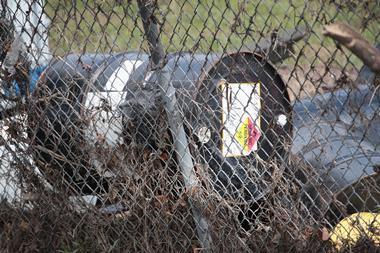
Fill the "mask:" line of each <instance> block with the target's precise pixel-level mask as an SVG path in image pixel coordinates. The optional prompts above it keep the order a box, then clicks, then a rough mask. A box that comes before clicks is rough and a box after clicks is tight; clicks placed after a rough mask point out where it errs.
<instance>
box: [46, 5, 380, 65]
mask: <svg viewBox="0 0 380 253" xmlns="http://www.w3.org/2000/svg"><path fill="white" fill-rule="evenodd" d="M47 2H48V3H47V4H46V10H47V13H48V15H49V17H50V18H51V20H52V25H51V28H50V45H51V47H52V48H53V49H54V53H55V54H56V55H62V54H64V53H67V52H95V51H96V52H120V51H135V50H140V49H143V50H146V44H145V42H144V39H143V31H142V26H141V21H140V19H139V15H138V8H137V4H136V1H134V0H132V1H127V0H125V1H123V0H118V1H117V0H84V1H75V0H74V1H72V0H49V1H47ZM305 2H306V3H305ZM158 3H159V7H160V9H159V10H158V11H157V13H156V14H157V17H158V18H159V20H160V22H162V29H163V33H162V35H161V39H162V41H163V44H164V46H165V47H166V49H167V51H169V52H174V51H199V52H209V51H210V50H211V51H214V52H223V51H226V50H228V51H233V50H237V49H239V48H241V47H242V46H243V45H249V44H251V43H253V42H255V41H256V40H257V39H258V38H259V37H260V36H264V35H267V34H269V33H270V31H272V30H274V29H283V28H292V27H295V26H296V25H304V26H309V27H311V29H312V34H311V36H310V38H309V39H308V40H307V41H306V42H305V43H300V44H299V45H298V49H299V50H301V49H302V50H303V51H304V53H303V54H304V56H301V58H302V57H304V58H305V59H303V60H308V61H309V62H310V61H312V60H311V59H308V58H310V57H314V58H315V56H316V55H318V54H320V55H318V57H319V58H322V59H321V60H322V61H323V60H328V58H329V56H330V55H331V53H332V52H333V51H334V50H335V46H334V43H333V42H332V41H331V40H328V39H326V38H324V37H323V36H322V33H321V32H322V27H323V25H324V24H326V23H329V22H332V21H345V22H348V23H349V24H351V25H353V26H354V27H357V28H360V26H361V21H362V20H363V18H364V17H365V16H368V15H369V14H368V13H369V11H368V8H367V9H365V8H364V7H363V8H361V7H360V5H358V6H356V7H355V8H353V10H348V9H347V8H344V7H343V8H336V7H335V6H334V5H332V4H327V1H323V0H311V1H304V0H261V1H258V0H250V1H244V0H226V1H224V0H172V1H170V0H159V1H158ZM371 11H372V12H373V13H378V12H380V8H379V7H378V6H374V7H373V8H372V10H371ZM379 29H380V26H379V21H378V20H372V21H371V22H370V25H369V26H368V28H366V29H365V30H363V32H364V36H365V37H366V38H367V39H369V40H370V41H371V42H373V41H375V39H376V36H378V35H379V33H380V30H379ZM378 40H379V39H378ZM305 44H307V47H305V48H303V46H304V45H305ZM320 48H325V49H327V52H326V50H323V52H322V51H321V52H319V53H317V52H318V49H320ZM340 57H343V56H340ZM301 60H302V59H301ZM346 60H350V59H346ZM351 61H355V59H354V58H351Z"/></svg>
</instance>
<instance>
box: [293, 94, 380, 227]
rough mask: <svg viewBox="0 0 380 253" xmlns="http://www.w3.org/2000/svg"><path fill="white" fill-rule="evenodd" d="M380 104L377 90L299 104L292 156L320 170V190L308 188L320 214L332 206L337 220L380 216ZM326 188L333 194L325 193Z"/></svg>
mask: <svg viewBox="0 0 380 253" xmlns="http://www.w3.org/2000/svg"><path fill="white" fill-rule="evenodd" d="M379 102H380V100H379V97H378V95H376V94H374V90H373V88H368V87H360V88H359V89H357V90H345V89H343V90H339V91H336V92H332V93H327V94H324V95H320V96H316V97H314V98H313V99H312V100H303V101H301V102H299V103H296V104H295V105H294V112H295V113H294V115H295V119H294V128H295V129H294V141H293V145H292V152H293V153H295V154H298V155H299V156H301V157H302V158H304V159H305V160H306V161H307V162H308V163H309V164H310V165H311V166H312V167H313V168H314V169H316V171H317V174H318V175H319V176H320V181H319V185H320V186H315V185H314V186H311V185H309V186H310V187H309V189H308V191H309V192H308V194H309V197H310V198H314V199H313V200H312V201H311V204H312V205H316V206H317V208H319V209H320V210H321V211H322V210H323V207H322V206H318V205H320V204H321V203H325V204H328V205H329V206H330V207H331V208H332V210H330V212H331V211H332V212H331V213H330V215H332V216H333V217H332V218H331V219H333V220H339V218H341V217H342V216H343V215H344V213H348V214H352V213H356V212H363V211H371V212H378V211H379V208H380V207H379V206H378V205H377V203H379V201H380V177H379V173H378V168H379V165H380V152H379V143H380V141H379V134H380V125H379V124H378V122H379V111H378V109H377V108H379V105H380V103H379ZM323 186H326V187H327V190H328V191H330V193H331V194H330V195H328V196H326V195H324V194H321V193H320V190H321V189H318V187H323ZM318 198H325V199H323V200H321V199H319V200H318Z"/></svg>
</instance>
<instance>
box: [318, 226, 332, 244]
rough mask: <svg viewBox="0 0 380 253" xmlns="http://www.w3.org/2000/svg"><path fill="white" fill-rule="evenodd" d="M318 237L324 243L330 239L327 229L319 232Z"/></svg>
mask: <svg viewBox="0 0 380 253" xmlns="http://www.w3.org/2000/svg"><path fill="white" fill-rule="evenodd" d="M318 236H319V239H321V240H322V241H327V240H328V239H330V233H329V231H328V230H327V228H325V227H323V228H322V229H321V230H319V231H318Z"/></svg>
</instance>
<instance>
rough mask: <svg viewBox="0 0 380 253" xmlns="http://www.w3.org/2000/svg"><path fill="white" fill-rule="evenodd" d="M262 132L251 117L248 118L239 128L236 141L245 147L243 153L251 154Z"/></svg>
mask: <svg viewBox="0 0 380 253" xmlns="http://www.w3.org/2000/svg"><path fill="white" fill-rule="evenodd" d="M260 135H261V134H260V131H259V130H258V129H257V127H256V126H255V123H254V122H253V120H252V119H251V117H247V118H246V119H245V120H244V121H243V122H242V124H241V125H240V126H239V128H238V130H237V132H236V135H235V139H236V140H237V141H238V142H239V144H240V145H241V146H242V147H243V151H244V152H247V153H250V152H251V151H252V150H253V149H254V147H255V144H256V143H257V141H258V140H259V138H260Z"/></svg>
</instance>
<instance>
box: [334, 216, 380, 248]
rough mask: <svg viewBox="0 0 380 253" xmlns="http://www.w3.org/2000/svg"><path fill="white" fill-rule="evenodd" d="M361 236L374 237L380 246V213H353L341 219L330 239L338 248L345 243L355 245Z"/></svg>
mask: <svg viewBox="0 0 380 253" xmlns="http://www.w3.org/2000/svg"><path fill="white" fill-rule="evenodd" d="M361 237H366V238H369V239H372V240H373V241H374V243H375V244H376V245H378V246H380V213H367V212H362V213H355V214H352V215H350V216H348V217H346V218H344V219H343V220H341V221H340V222H339V223H338V224H337V225H336V226H335V227H334V229H333V230H332V231H331V233H330V240H331V241H332V242H333V243H334V245H335V247H336V248H337V249H338V250H339V249H340V248H341V247H342V246H343V245H347V244H348V245H355V244H356V242H357V241H358V240H359V239H360V238H361Z"/></svg>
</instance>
